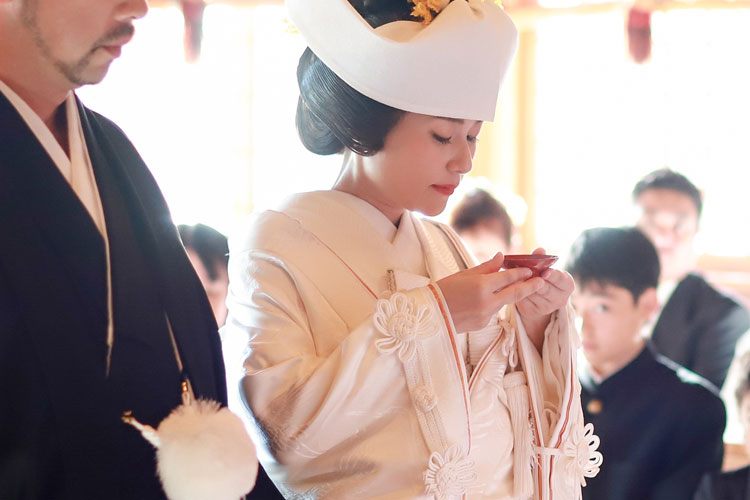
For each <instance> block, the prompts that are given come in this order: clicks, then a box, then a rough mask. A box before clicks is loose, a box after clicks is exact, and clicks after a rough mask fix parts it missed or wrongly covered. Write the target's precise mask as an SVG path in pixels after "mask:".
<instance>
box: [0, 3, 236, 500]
mask: <svg viewBox="0 0 750 500" xmlns="http://www.w3.org/2000/svg"><path fill="white" fill-rule="evenodd" d="M146 11H147V3H146V0H0V235H2V236H1V240H0V395H1V397H2V398H3V404H2V405H0V498H1V499H3V500H16V499H18V500H21V499H23V500H36V499H45V500H46V499H52V500H59V499H63V500H86V499H107V500H113V499H133V500H135V499H137V500H150V499H163V498H164V493H163V492H162V489H161V486H160V484H159V480H158V478H157V475H156V469H155V453H154V449H153V447H152V446H151V444H149V443H148V442H147V441H146V440H144V439H143V437H142V436H141V435H140V434H139V432H138V431H137V430H135V429H134V428H133V427H131V426H129V425H127V424H125V423H123V421H122V420H121V417H122V415H123V413H124V412H125V411H131V412H132V414H133V416H135V417H136V418H137V419H138V420H139V421H141V422H142V423H144V424H149V425H152V426H156V425H158V424H159V422H160V421H161V420H162V419H164V418H165V417H166V416H167V415H168V414H169V413H170V411H171V410H172V409H174V408H175V407H177V406H178V405H179V404H180V402H181V384H182V382H183V381H184V380H189V382H190V384H191V385H192V388H193V391H194V393H195V395H196V396H197V397H202V398H209V399H213V400H215V401H218V402H220V403H222V404H226V383H225V378H224V366H223V363H222V357H221V349H220V345H219V337H218V334H217V327H216V323H215V321H214V319H213V315H212V313H211V309H210V307H209V304H208V301H207V300H206V295H205V293H204V291H203V289H202V287H201V284H200V282H199V281H198V278H197V277H196V275H195V272H194V271H193V270H192V267H191V265H190V262H189V261H188V259H187V256H186V254H185V250H184V248H183V247H182V245H181V243H180V240H179V237H178V235H177V231H176V229H175V227H174V226H173V224H172V222H171V219H170V215H169V212H168V210H167V206H166V204H165V202H164V199H163V198H162V195H161V193H160V192H159V189H158V188H157V186H156V183H155V182H154V180H153V178H152V177H151V174H150V173H149V171H148V170H147V168H146V166H145V165H144V164H143V161H142V160H141V158H140V157H139V155H138V153H137V152H136V150H135V149H134V148H133V146H132V144H131V143H130V142H129V141H128V139H127V138H126V137H125V135H124V134H123V133H122V131H120V129H119V128H117V126H116V125H114V124H113V123H112V122H110V121H109V120H107V119H106V118H104V117H102V116H100V115H98V114H96V113H94V112H92V111H90V110H88V109H87V108H85V107H84V106H83V105H82V104H81V103H80V102H79V101H78V100H77V98H76V97H75V95H74V94H73V92H72V91H73V89H75V88H77V87H79V86H81V85H84V84H88V83H97V82H99V81H100V80H101V79H102V78H103V77H104V75H105V74H106V72H107V69H108V68H109V64H110V63H111V62H112V60H113V59H114V58H116V57H117V56H118V55H119V53H120V49H121V47H122V46H123V45H124V44H125V43H127V42H128V41H129V40H130V38H131V37H132V35H133V26H132V22H133V20H134V19H136V18H139V17H141V16H143V15H144V14H145V13H146ZM122 97H123V99H127V98H128V96H126V95H125V96H122ZM170 330H171V331H172V332H173V333H171V332H170Z"/></svg>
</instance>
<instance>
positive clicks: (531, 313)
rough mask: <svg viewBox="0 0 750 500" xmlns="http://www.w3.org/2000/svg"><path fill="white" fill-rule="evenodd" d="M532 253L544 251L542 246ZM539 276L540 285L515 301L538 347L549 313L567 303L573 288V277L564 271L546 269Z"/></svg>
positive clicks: (542, 252) (527, 329) (528, 331)
mask: <svg viewBox="0 0 750 500" xmlns="http://www.w3.org/2000/svg"><path fill="white" fill-rule="evenodd" d="M534 253H535V254H544V253H545V252H544V249H543V248H537V249H536V250H534ZM540 278H541V280H542V285H541V286H540V287H539V288H538V289H537V290H536V291H535V292H534V293H531V294H529V295H527V296H526V297H524V298H523V299H521V300H519V301H517V302H516V308H517V309H518V313H519V314H520V315H521V320H522V321H523V323H524V326H525V327H526V331H527V333H528V334H529V337H530V338H531V339H532V341H533V342H534V344H537V347H540V346H541V342H543V340H544V339H543V336H544V330H545V329H546V327H547V324H548V323H549V318H550V315H551V314H552V313H553V312H554V311H556V310H558V309H560V308H561V307H563V306H565V304H567V303H568V299H569V298H570V294H571V293H573V289H574V288H575V285H574V282H573V278H572V277H571V276H570V274H568V273H566V272H565V271H560V270H557V269H547V270H545V271H544V272H543V273H542V274H541V276H540ZM529 281H531V280H529Z"/></svg>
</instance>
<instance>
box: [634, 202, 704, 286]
mask: <svg viewBox="0 0 750 500" xmlns="http://www.w3.org/2000/svg"><path fill="white" fill-rule="evenodd" d="M636 204H637V205H638V208H639V209H640V216H639V219H638V227H639V228H640V229H641V230H642V231H643V232H644V233H645V234H646V236H648V237H649V239H650V240H651V242H652V243H653V244H654V246H655V247H656V251H657V252H658V253H659V261H660V263H661V278H662V280H673V279H680V278H682V276H684V275H685V273H687V272H688V271H690V269H691V268H692V266H693V260H694V255H693V240H694V239H695V234H696V233H697V232H698V209H697V207H696V206H695V203H693V200H692V199H691V198H690V197H689V196H688V195H686V194H683V193H681V192H679V191H674V190H671V189H647V190H646V191H644V192H643V193H641V195H640V196H639V197H638V199H637V200H636Z"/></svg>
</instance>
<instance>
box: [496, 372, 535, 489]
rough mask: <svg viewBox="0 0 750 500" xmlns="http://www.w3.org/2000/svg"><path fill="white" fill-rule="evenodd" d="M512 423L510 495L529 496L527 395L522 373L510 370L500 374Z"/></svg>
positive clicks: (530, 453)
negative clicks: (503, 374)
mask: <svg viewBox="0 0 750 500" xmlns="http://www.w3.org/2000/svg"><path fill="white" fill-rule="evenodd" d="M503 387H504V388H505V395H506V396H507V398H508V407H509V409H510V422H511V426H512V427H513V498H529V497H530V496H531V495H532V494H533V493H534V483H533V478H532V460H533V456H534V449H533V445H532V439H533V438H532V436H531V429H530V428H529V395H528V389H527V388H526V375H524V373H523V372H512V373H507V374H505V377H503Z"/></svg>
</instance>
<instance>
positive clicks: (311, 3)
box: [287, 0, 518, 121]
mask: <svg viewBox="0 0 750 500" xmlns="http://www.w3.org/2000/svg"><path fill="white" fill-rule="evenodd" d="M403 1H404V2H405V3H406V2H408V0H403ZM287 7H288V9H289V16H290V18H291V19H292V22H293V23H294V25H295V26H296V27H297V29H299V31H300V33H301V34H302V36H304V38H305V41H306V42H307V44H308V46H309V47H310V49H311V50H312V51H313V53H315V55H316V56H318V58H319V59H320V60H321V61H323V63H325V65H326V66H328V67H329V68H330V69H331V70H332V71H333V72H334V73H336V75H337V76H338V77H339V78H341V79H342V80H343V81H345V82H346V83H347V84H349V85H350V86H351V87H352V88H354V89H355V90H357V91H359V92H360V93H362V94H364V95H366V96H367V97H369V98H371V99H374V100H376V101H378V102H380V103H383V104H387V105H388V106H391V107H394V108H397V109H401V110H404V111H411V112H413V113H421V114H425V115H433V116H442V117H447V118H460V119H468V120H482V121H492V120H493V118H494V117H495V107H496V105H497V95H498V92H499V90H500V85H501V84H502V81H503V78H504V77H505V73H506V71H507V69H508V66H510V63H511V61H512V60H513V56H514V54H515V52H516V47H517V45H518V31H517V30H516V27H515V26H514V25H513V22H512V21H511V20H510V17H508V15H507V14H506V13H505V11H503V9H501V8H500V7H498V6H497V5H495V4H494V3H493V2H492V1H491V0H488V1H482V0H453V1H451V2H450V3H449V4H448V5H447V6H446V7H445V8H444V9H443V10H442V11H441V12H440V13H439V14H438V15H437V16H436V17H435V20H434V21H433V22H432V23H430V24H428V25H424V24H422V23H420V22H419V21H417V20H415V21H395V22H392V23H388V24H384V25H382V26H380V27H378V28H375V29H373V28H372V26H370V24H369V23H368V22H367V21H365V20H364V19H363V18H362V17H361V16H360V15H359V13H358V12H357V11H356V10H355V9H354V7H352V5H351V4H350V3H349V1H348V0H287Z"/></svg>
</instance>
